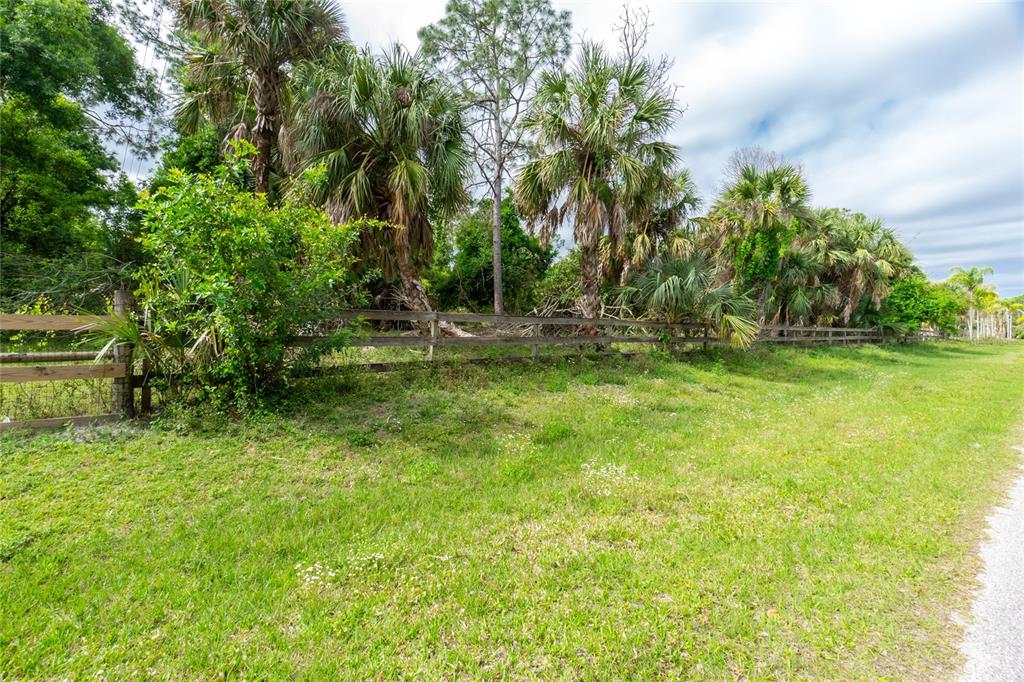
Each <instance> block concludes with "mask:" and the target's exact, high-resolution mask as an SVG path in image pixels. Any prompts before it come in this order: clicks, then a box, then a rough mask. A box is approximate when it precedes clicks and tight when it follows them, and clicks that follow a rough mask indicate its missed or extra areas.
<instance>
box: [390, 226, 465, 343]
mask: <svg viewBox="0 0 1024 682" xmlns="http://www.w3.org/2000/svg"><path fill="white" fill-rule="evenodd" d="M393 229H394V230H395V239H394V243H395V264H396V265H397V267H398V277H399V279H400V280H401V282H402V298H403V301H402V302H403V303H404V304H405V305H406V307H407V308H409V310H414V311H416V312H420V313H429V312H431V311H432V310H433V308H431V307H430V299H429V298H427V290H426V289H425V288H424V287H423V282H422V281H420V278H419V275H418V274H417V272H416V270H415V268H413V266H412V247H411V246H410V245H409V235H408V233H407V232H406V231H405V230H404V229H402V228H393ZM437 325H438V328H439V329H440V330H441V331H443V332H444V333H445V334H447V335H448V336H473V335H472V334H470V333H469V332H467V331H465V330H463V329H460V328H459V327H456V326H455V325H453V324H452V323H450V322H438V323H437ZM419 326H420V329H421V331H430V327H429V323H427V322H424V323H421V324H420V325H419Z"/></svg>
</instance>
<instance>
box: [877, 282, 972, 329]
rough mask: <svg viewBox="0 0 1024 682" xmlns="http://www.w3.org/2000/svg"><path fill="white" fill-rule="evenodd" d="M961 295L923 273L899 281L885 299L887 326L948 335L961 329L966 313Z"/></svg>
mask: <svg viewBox="0 0 1024 682" xmlns="http://www.w3.org/2000/svg"><path fill="white" fill-rule="evenodd" d="M966 308H967V306H966V304H965V302H964V300H963V298H962V297H961V296H959V295H958V294H957V292H956V291H955V290H954V289H953V288H951V287H950V286H948V285H945V284H933V283H932V282H929V281H928V279H927V278H926V277H925V276H924V275H923V274H921V273H920V272H915V273H913V274H911V275H909V276H907V277H904V278H903V279H901V280H900V281H898V282H896V283H895V284H894V285H893V286H892V289H891V290H890V291H889V295H888V297H887V298H886V299H885V308H884V311H885V315H884V317H883V319H884V320H885V321H886V322H887V323H890V324H892V323H896V324H899V325H902V326H903V327H904V328H906V330H907V331H909V332H917V331H918V330H920V329H921V327H922V326H923V325H926V326H931V327H933V328H935V329H938V330H940V331H943V332H946V333H947V334H952V333H954V332H955V331H956V330H957V328H958V327H959V326H960V319H961V316H962V315H963V314H964V312H965V311H966Z"/></svg>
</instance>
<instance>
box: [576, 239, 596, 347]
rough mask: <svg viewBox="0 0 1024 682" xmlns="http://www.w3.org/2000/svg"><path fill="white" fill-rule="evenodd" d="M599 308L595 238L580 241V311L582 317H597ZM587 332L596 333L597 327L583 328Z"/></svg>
mask: <svg viewBox="0 0 1024 682" xmlns="http://www.w3.org/2000/svg"><path fill="white" fill-rule="evenodd" d="M600 310H601V262H600V260H599V259H598V254H597V242H596V240H589V239H588V240H586V241H584V242H581V243H580V313H581V314H582V315H583V317H597V316H598V314H600ZM584 331H585V332H586V333H588V334H596V333H597V328H596V327H594V326H588V327H585V328H584Z"/></svg>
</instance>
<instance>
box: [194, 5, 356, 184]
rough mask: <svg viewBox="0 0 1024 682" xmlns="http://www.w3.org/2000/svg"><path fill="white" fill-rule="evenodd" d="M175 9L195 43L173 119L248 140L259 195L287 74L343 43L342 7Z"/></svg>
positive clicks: (284, 106) (284, 98) (284, 104)
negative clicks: (216, 126)
mask: <svg viewBox="0 0 1024 682" xmlns="http://www.w3.org/2000/svg"><path fill="white" fill-rule="evenodd" d="M177 11H178V18H179V21H180V24H181V26H182V27H183V28H184V29H186V30H188V31H192V32H193V33H194V34H195V37H196V38H198V41H199V44H198V49H197V50H196V51H194V52H193V53H192V54H191V55H189V57H188V60H187V71H186V74H185V80H186V91H185V96H184V98H183V99H182V100H181V101H180V102H179V104H178V106H177V111H176V116H177V119H178V121H179V124H180V125H181V126H182V128H183V130H184V131H185V132H191V131H194V130H195V129H197V128H198V127H199V125H200V124H201V122H202V121H203V120H204V119H205V120H211V121H213V122H214V123H215V124H221V125H223V124H227V125H228V126H230V127H231V133H230V135H231V136H232V137H244V138H251V140H252V142H253V144H254V145H255V147H256V150H257V152H258V153H257V155H256V156H254V157H253V159H252V173H253V176H254V177H255V183H256V191H257V192H264V193H266V192H268V191H269V190H270V170H271V154H272V152H273V148H274V145H275V142H276V141H277V140H278V138H279V135H280V134H281V132H282V125H281V124H282V116H283V115H284V113H286V112H287V108H288V107H287V101H288V95H287V82H288V78H289V71H290V70H291V69H292V68H293V67H294V66H295V65H296V64H298V63H300V62H302V61H304V60H308V59H312V58H317V57H320V56H321V55H323V54H324V53H326V52H327V51H329V50H330V49H331V48H333V47H334V46H336V45H338V44H339V43H340V42H341V41H343V40H345V38H346V30H345V24H344V20H343V18H342V14H341V11H340V10H339V9H338V8H337V7H336V6H335V5H333V4H332V3H331V2H330V0H178V3H177Z"/></svg>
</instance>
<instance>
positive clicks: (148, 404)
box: [139, 359, 153, 414]
mask: <svg viewBox="0 0 1024 682" xmlns="http://www.w3.org/2000/svg"><path fill="white" fill-rule="evenodd" d="M152 373H153V365H152V363H150V361H149V360H145V359H144V360H143V361H142V382H143V383H142V386H141V388H140V389H139V411H140V412H142V414H150V413H151V412H152V411H153V389H152V387H151V386H150V385H149V375H150V374H152Z"/></svg>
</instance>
